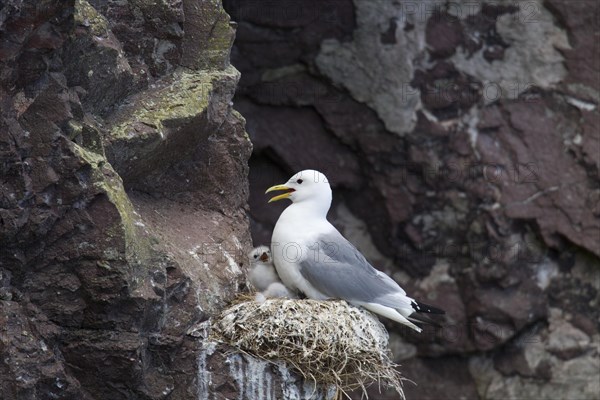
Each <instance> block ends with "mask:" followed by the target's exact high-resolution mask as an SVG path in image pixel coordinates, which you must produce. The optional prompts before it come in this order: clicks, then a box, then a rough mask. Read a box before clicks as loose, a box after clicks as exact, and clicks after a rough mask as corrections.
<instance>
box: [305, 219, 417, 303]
mask: <svg viewBox="0 0 600 400" xmlns="http://www.w3.org/2000/svg"><path fill="white" fill-rule="evenodd" d="M300 273H301V274H302V276H303V277H304V279H306V280H307V281H309V282H310V284H311V285H313V286H314V287H315V288H316V289H317V290H319V291H320V292H321V293H323V294H325V295H327V296H329V297H332V298H338V299H344V300H347V301H357V302H363V303H371V302H375V303H379V304H382V305H386V306H389V307H394V308H395V307H399V306H402V305H406V304H410V299H409V298H408V297H406V296H405V295H406V293H405V292H404V290H402V288H401V287H400V286H398V284H397V283H396V282H395V281H394V280H393V279H392V278H390V277H389V276H387V275H386V274H384V273H383V272H380V271H378V270H376V269H375V268H373V267H372V266H371V264H369V262H368V261H367V260H366V259H365V257H364V256H363V255H362V254H361V253H360V252H359V251H358V250H357V249H356V247H354V246H353V245H352V244H351V243H350V242H348V241H347V240H346V239H345V238H344V237H343V236H342V235H341V234H340V233H339V232H337V231H334V232H332V233H329V234H326V235H321V236H320V237H319V238H318V239H317V241H316V243H314V244H313V245H311V246H309V252H308V256H307V257H306V258H305V259H304V260H303V261H301V262H300Z"/></svg>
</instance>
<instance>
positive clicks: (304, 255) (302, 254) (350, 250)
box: [265, 170, 444, 332]
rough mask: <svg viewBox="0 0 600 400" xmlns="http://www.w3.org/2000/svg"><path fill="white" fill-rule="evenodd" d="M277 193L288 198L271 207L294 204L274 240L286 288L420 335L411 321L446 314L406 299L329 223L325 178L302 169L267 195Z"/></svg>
mask: <svg viewBox="0 0 600 400" xmlns="http://www.w3.org/2000/svg"><path fill="white" fill-rule="evenodd" d="M273 191H284V193H283V194H280V195H278V196H275V197H273V198H271V199H270V200H269V203H270V202H273V201H278V200H282V199H290V200H291V201H292V204H290V205H289V206H288V207H287V208H286V209H285V210H284V211H283V212H282V213H281V216H280V217H279V219H278V220H277V224H276V225H275V229H274V230H273V237H272V241H271V253H272V255H273V262H274V264H275V268H276V269H277V273H278V275H279V278H280V279H281V281H282V282H283V283H284V284H285V286H286V287H287V288H288V289H290V290H293V291H299V292H302V293H304V294H305V295H306V296H307V297H309V298H311V299H315V300H325V299H343V300H346V301H347V302H348V303H350V304H353V305H356V306H362V307H364V308H366V309H367V310H369V311H372V312H374V313H376V314H379V315H382V316H384V317H387V318H389V319H391V320H394V321H397V322H399V323H401V324H404V325H407V326H409V327H411V328H412V329H414V330H416V331H417V332H421V328H419V327H418V326H416V325H415V324H413V323H412V322H411V321H415V322H425V321H421V320H420V318H421V317H418V316H416V315H414V314H415V313H433V314H444V311H442V310H439V309H437V308H434V307H431V306H429V305H426V304H424V303H420V302H418V301H416V300H414V299H413V298H411V297H408V296H407V295H406V292H405V291H404V290H403V289H402V288H401V287H400V286H399V285H398V284H397V283H396V282H395V281H394V280H393V279H392V278H390V277H389V276H387V275H386V274H384V273H383V272H381V271H378V270H376V269H375V268H373V267H372V266H371V264H369V262H368V261H367V260H366V259H365V257H364V256H363V255H362V254H361V253H360V252H359V251H358V250H357V249H356V248H355V247H354V246H353V245H352V244H351V243H350V242H349V241H348V240H346V238H344V237H343V236H342V234H341V233H340V232H339V231H338V230H337V229H336V228H335V227H334V226H333V225H331V223H329V221H327V212H328V211H329V207H330V206H331V187H330V186H329V182H328V181H327V178H326V177H325V175H323V174H322V173H320V172H318V171H314V170H304V171H301V172H298V173H297V174H295V175H294V176H292V177H291V178H290V179H289V180H288V181H287V182H286V183H285V184H283V185H276V186H272V187H270V188H269V189H267V191H266V192H265V193H269V192H273Z"/></svg>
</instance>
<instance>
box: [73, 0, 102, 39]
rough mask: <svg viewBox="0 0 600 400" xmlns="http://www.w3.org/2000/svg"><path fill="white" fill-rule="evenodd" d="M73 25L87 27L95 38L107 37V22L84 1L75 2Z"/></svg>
mask: <svg viewBox="0 0 600 400" xmlns="http://www.w3.org/2000/svg"><path fill="white" fill-rule="evenodd" d="M73 17H74V19H75V25H79V26H85V27H88V28H89V29H90V31H91V33H92V34H94V35H95V36H106V35H108V21H107V20H106V18H104V17H103V16H102V15H101V14H99V13H98V11H96V9H95V8H94V7H92V6H91V4H90V3H88V2H87V1H85V0H75V12H74V13H73Z"/></svg>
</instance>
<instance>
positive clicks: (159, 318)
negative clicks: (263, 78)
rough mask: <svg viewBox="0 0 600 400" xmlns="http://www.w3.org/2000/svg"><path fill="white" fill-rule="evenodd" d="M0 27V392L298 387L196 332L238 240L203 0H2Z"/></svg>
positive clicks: (231, 141) (219, 71)
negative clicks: (209, 342)
mask: <svg viewBox="0 0 600 400" xmlns="http://www.w3.org/2000/svg"><path fill="white" fill-rule="evenodd" d="M0 35H1V36H0V63H1V73H0V90H1V96H0V102H1V103H0V104H1V112H0V158H1V168H2V170H1V176H2V180H1V187H2V192H1V197H0V240H1V243H2V253H1V256H0V392H1V393H2V395H1V396H0V397H2V398H6V399H28V400H29V399H59V398H60V399H77V400H81V399H166V398H169V399H208V398H218V399H222V398H232V397H238V398H241V397H245V398H250V397H253V396H254V395H253V393H254V392H256V393H258V391H260V392H261V393H268V394H271V395H273V396H275V397H281V393H283V392H285V393H296V394H298V395H299V393H301V392H303V390H304V388H303V383H302V382H300V381H297V379H296V378H295V377H294V376H293V375H290V373H289V371H287V369H286V368H285V367H284V366H280V367H279V368H275V369H271V368H270V367H268V366H267V365H266V364H265V363H261V362H257V361H256V360H253V359H250V358H248V357H243V356H233V355H226V354H225V350H227V349H223V348H220V347H214V346H213V347H210V346H209V347H210V348H207V347H206V345H205V341H204V339H205V336H206V335H205V333H203V332H204V330H203V328H202V327H203V324H202V323H203V321H206V320H207V319H208V318H209V316H211V315H212V314H214V313H215V312H216V311H218V310H220V309H221V308H222V306H223V305H224V304H225V303H226V302H227V301H228V300H230V299H231V298H232V297H233V296H234V295H235V293H236V292H238V291H239V290H240V288H242V287H243V286H244V284H245V274H244V272H245V269H246V256H245V254H246V252H247V251H248V249H249V248H250V244H251V243H250V235H249V229H248V228H249V226H248V218H247V216H246V211H247V205H246V202H247V197H248V181H247V176H248V164H247V160H248V158H249V156H250V152H251V149H252V145H251V143H250V140H249V138H248V136H247V134H246V132H245V128H244V125H245V121H244V119H243V118H242V117H241V116H240V114H238V113H237V112H236V111H234V110H232V108H231V99H232V97H233V94H234V91H235V89H236V85H237V82H238V79H239V76H240V74H239V72H238V71H237V70H236V69H235V68H233V67H232V66H231V65H230V64H229V51H230V46H231V44H232V42H233V38H234V29H233V28H232V23H230V20H229V16H228V15H227V14H226V13H225V12H224V10H223V9H222V6H221V4H220V2H214V1H191V0H190V1H187V0H184V1H183V2H182V1H160V2H154V1H152V2H150V1H129V2H127V1H96V0H89V1H86V0H71V1H63V0H44V1H38V0H35V1H34V0H14V1H12V0H11V1H7V2H3V3H2V5H0Z"/></svg>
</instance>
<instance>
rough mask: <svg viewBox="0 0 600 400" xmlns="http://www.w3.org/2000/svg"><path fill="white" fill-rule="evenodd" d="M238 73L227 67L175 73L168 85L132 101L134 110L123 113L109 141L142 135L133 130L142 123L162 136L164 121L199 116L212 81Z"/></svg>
mask: <svg viewBox="0 0 600 400" xmlns="http://www.w3.org/2000/svg"><path fill="white" fill-rule="evenodd" d="M238 76H239V72H238V71H237V70H236V69H235V68H233V67H229V68H227V69H226V70H225V71H216V72H206V71H195V72H191V71H184V70H180V71H177V72H176V73H175V74H174V76H173V77H171V78H169V80H170V82H169V83H167V84H166V85H165V86H164V87H163V88H161V89H159V90H157V91H156V92H154V93H150V94H149V95H148V94H146V96H145V97H144V98H140V99H137V101H135V102H133V103H134V104H135V109H134V110H131V112H130V113H123V115H122V117H121V121H120V122H119V123H118V124H116V125H115V127H114V128H113V129H112V130H111V133H110V134H111V137H112V139H127V138H132V137H134V136H135V137H140V136H144V134H145V133H144V132H140V131H139V130H136V129H135V126H136V124H140V123H141V124H143V125H146V126H148V127H151V128H152V129H151V130H149V132H152V134H153V132H154V130H156V131H158V132H159V134H161V135H162V132H163V129H164V128H163V123H164V122H165V121H168V120H177V119H186V118H192V117H195V116H197V115H199V114H201V113H202V112H203V111H204V110H205V109H206V108H207V107H208V105H209V101H210V96H211V95H212V93H213V89H214V87H213V86H214V85H213V82H215V81H217V80H220V79H227V78H230V79H235V80H237V79H238Z"/></svg>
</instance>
